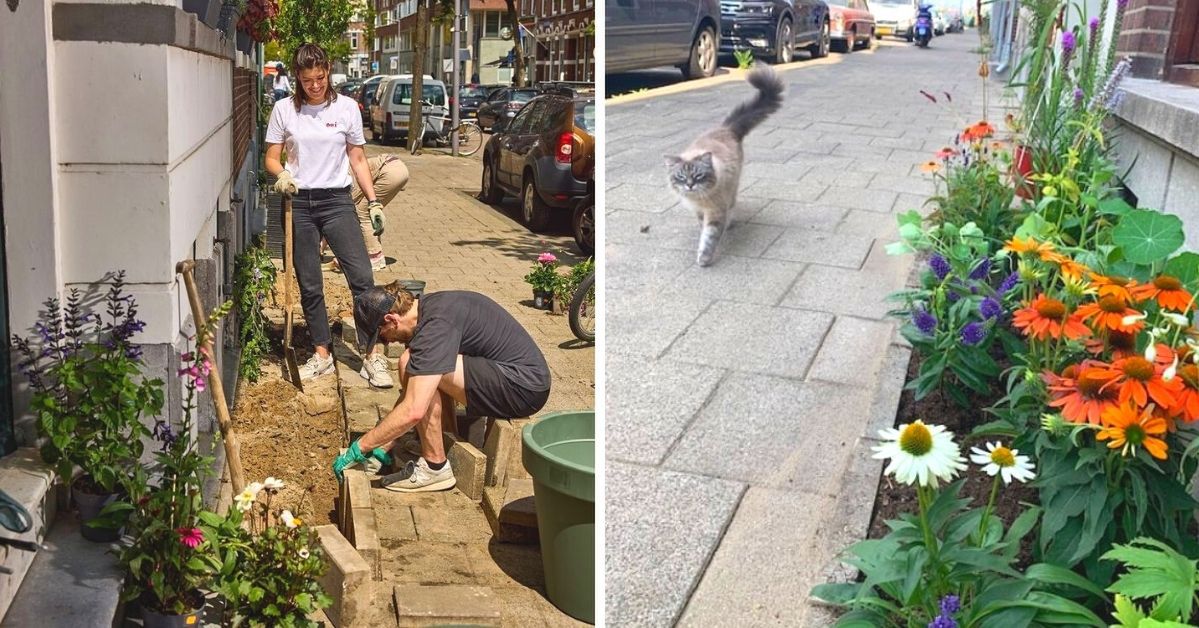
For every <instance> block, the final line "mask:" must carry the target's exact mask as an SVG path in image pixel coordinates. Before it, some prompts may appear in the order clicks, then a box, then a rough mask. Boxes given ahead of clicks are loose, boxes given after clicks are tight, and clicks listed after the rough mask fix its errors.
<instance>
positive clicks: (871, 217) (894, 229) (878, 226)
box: [837, 209, 899, 243]
mask: <svg viewBox="0 0 1199 628" xmlns="http://www.w3.org/2000/svg"><path fill="white" fill-rule="evenodd" d="M837 231H838V232H839V233H849V234H853V235H860V236H866V237H868V238H876V239H879V240H883V241H885V242H887V243H890V242H895V241H898V240H899V225H898V223H896V222H895V219H894V218H889V217H886V216H879V215H878V214H876V213H875V212H868V211H863V210H861V209H851V210H849V211H848V212H846V214H845V218H844V219H843V220H842V221H841V223H840V224H838V225H837Z"/></svg>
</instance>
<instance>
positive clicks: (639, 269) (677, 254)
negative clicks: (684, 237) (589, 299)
mask: <svg viewBox="0 0 1199 628" xmlns="http://www.w3.org/2000/svg"><path fill="white" fill-rule="evenodd" d="M622 213H624V212H614V213H612V214H610V215H609V216H610V220H609V221H608V227H609V228H610V229H618V228H620V229H624V228H625V227H623V226H619V225H622V224H623V223H624V221H626V220H627V221H631V222H632V223H633V224H634V225H637V226H638V227H640V225H639V224H638V223H637V219H636V216H632V215H627V216H626V215H621V214H622ZM605 253H606V255H605V258H604V271H605V274H604V290H623V291H637V290H642V289H650V290H660V289H662V288H665V287H668V286H671V285H673V282H674V278H675V277H677V276H678V275H679V273H681V272H683V270H684V269H686V268H687V267H688V266H691V265H692V264H694V262H695V253H694V252H691V253H687V252H686V251H676V250H673V249H662V248H659V247H657V246H655V245H654V244H653V243H652V242H651V243H647V244H646V245H645V246H641V245H630V244H617V243H611V244H607V245H605Z"/></svg>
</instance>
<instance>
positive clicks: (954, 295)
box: [945, 290, 962, 303]
mask: <svg viewBox="0 0 1199 628" xmlns="http://www.w3.org/2000/svg"><path fill="white" fill-rule="evenodd" d="M945 298H947V299H949V302H950V303H957V302H958V301H959V300H961V298H962V295H960V294H958V293H957V292H956V291H954V290H950V291H949V292H948V293H946V295H945Z"/></svg>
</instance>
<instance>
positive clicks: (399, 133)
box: [371, 74, 450, 143]
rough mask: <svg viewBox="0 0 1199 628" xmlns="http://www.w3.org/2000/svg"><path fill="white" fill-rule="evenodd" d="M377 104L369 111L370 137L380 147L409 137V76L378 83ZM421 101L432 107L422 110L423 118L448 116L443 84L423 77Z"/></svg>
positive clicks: (410, 97) (404, 75)
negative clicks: (381, 144)
mask: <svg viewBox="0 0 1199 628" xmlns="http://www.w3.org/2000/svg"><path fill="white" fill-rule="evenodd" d="M378 98H379V102H378V103H377V104H376V105H375V106H374V107H372V108H371V135H372V136H373V137H374V138H375V139H376V140H378V141H380V142H382V143H387V142H388V141H390V140H392V139H397V138H407V137H408V114H409V113H410V112H411V111H412V75H411V74H396V75H393V76H388V77H385V78H384V79H383V81H382V82H380V83H379V96H378ZM421 100H427V101H429V102H430V103H432V106H431V107H430V106H426V107H424V108H422V109H421V111H422V114H423V115H426V116H430V115H432V116H448V115H449V110H450V108H449V101H448V99H447V98H446V91H445V83H442V82H441V81H438V80H435V79H434V78H433V77H432V76H429V75H427V74H426V75H425V77H424V80H423V81H422V82H421Z"/></svg>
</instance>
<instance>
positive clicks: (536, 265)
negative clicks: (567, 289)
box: [525, 252, 558, 293]
mask: <svg viewBox="0 0 1199 628" xmlns="http://www.w3.org/2000/svg"><path fill="white" fill-rule="evenodd" d="M525 283H527V284H529V285H530V286H533V291H534V292H551V293H552V292H553V291H554V288H555V287H556V286H557V285H558V258H557V257H556V256H555V255H554V254H553V253H548V252H547V253H542V254H541V255H539V256H537V261H536V262H533V269H532V270H530V271H529V273H528V274H526V275H525Z"/></svg>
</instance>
